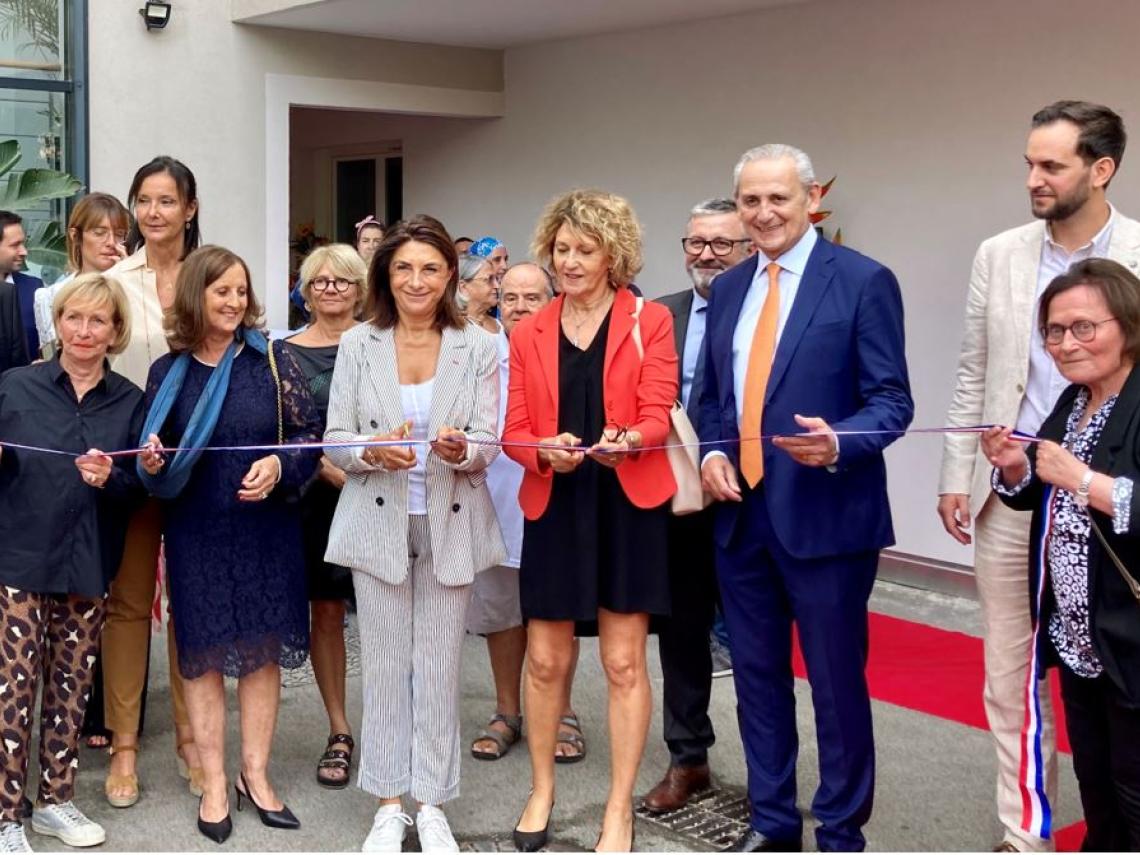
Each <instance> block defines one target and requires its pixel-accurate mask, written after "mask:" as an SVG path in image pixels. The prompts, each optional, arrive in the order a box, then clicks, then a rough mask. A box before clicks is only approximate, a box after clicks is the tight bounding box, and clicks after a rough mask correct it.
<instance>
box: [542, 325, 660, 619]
mask: <svg viewBox="0 0 1140 855" xmlns="http://www.w3.org/2000/svg"><path fill="white" fill-rule="evenodd" d="M609 326H610V316H609V315H606V319H605V320H604V321H603V322H602V325H601V327H600V328H599V329H598V333H597V335H595V336H594V340H593V342H591V343H590V346H589V347H588V348H586V349H585V350H579V349H578V348H577V347H575V346H574V345H573V344H572V343H571V342H570V340H569V339H568V338H567V337H566V335H565V333H562V332H561V331H560V332H559V345H558V431H559V432H560V433H562V432H569V433H572V434H574V435H575V436H579V437H581V438H582V441H583V443H591V442H594V441H595V440H597V439H598V437H600V436H601V435H602V428H603V427H605V407H604V406H603V402H602V393H603V388H602V374H603V370H604V367H605V354H606V338H607V337H608V334H609ZM668 513H669V511H668V506H667V505H666V504H663V505H661V506H660V507H657V508H652V509H649V510H645V509H642V508H638V507H636V506H635V505H634V504H633V503H632V502H631V501H630V500H629V499H628V498H626V495H625V492H624V491H623V490H622V488H621V484H619V483H618V479H617V475H616V474H615V472H614V470H612V469H609V468H607V467H605V466H602V465H601V464H600V463H598V462H596V461H595V460H593V459H591V458H589V457H587V458H586V459H585V460H584V461H582V464H581V465H580V466H579V467H578V468H577V469H575V470H574V471H573V472H571V473H569V474H564V475H563V474H556V475H555V476H554V484H553V488H552V490H551V494H550V503H549V504H548V505H547V507H546V511H545V512H544V513H543V515H542V516H541V517H539V518H538V519H537V520H533V521H532V520H527V521H526V522H525V524H524V528H523V549H522V565H521V567H520V569H519V589H520V596H521V600H522V613H523V617H524V618H526V619H528V620H529V619H532V618H533V619H537V620H573V621H575V622H576V623H577V628H576V634H577V635H597V631H598V630H597V626H598V609H599V608H605V609H608V610H610V611H614V612H622V613H627V614H628V613H635V612H647V613H648V614H650V615H668V614H669V576H668V572H667V569H666V546H665V543H666V537H667V534H666V525H667V523H668Z"/></svg>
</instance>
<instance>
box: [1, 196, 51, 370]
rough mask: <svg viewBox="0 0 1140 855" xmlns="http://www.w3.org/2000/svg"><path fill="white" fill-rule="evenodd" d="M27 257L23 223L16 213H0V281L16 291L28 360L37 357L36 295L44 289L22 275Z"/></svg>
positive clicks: (38, 340)
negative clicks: (10, 285)
mask: <svg viewBox="0 0 1140 855" xmlns="http://www.w3.org/2000/svg"><path fill="white" fill-rule="evenodd" d="M27 257H28V245H27V238H26V236H25V234H24V221H23V220H22V219H21V218H20V215H19V214H14V213H12V212H11V211H0V280H3V281H5V282H10V283H11V284H12V285H14V286H15V288H16V299H17V301H18V303H19V307H20V322H21V325H22V326H23V331H24V346H25V348H26V349H27V353H28V357H29V358H30V359H37V358H39V355H40V335H39V332H37V330H36V307H35V292H36V289H37V288H43V287H44V283H43V280H42V279H39V278H37V277H35V276H30V275H28V274H27V273H21V272H20V271H21V270H23V268H24V262H25V260H27Z"/></svg>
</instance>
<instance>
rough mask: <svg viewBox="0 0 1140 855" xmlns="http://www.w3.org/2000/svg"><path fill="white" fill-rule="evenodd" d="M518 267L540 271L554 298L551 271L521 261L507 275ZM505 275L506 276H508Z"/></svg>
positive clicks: (548, 290) (512, 266)
mask: <svg viewBox="0 0 1140 855" xmlns="http://www.w3.org/2000/svg"><path fill="white" fill-rule="evenodd" d="M733 210H735V208H733ZM516 267H533V268H534V269H535V270H537V271H539V272H540V273H541V274H542V278H543V279H544V280H545V281H546V296H548V297H551V298H553V297H554V275H553V274H552V273H551V272H550V271H549V270H547V269H546V268H545V267H543V266H542V265H541V264H536V263H535V262H533V261H520V262H518V263H517V264H512V265H511V266H510V267H508V268H507V273H510V272H511V271H512V270H514V269H515V268H516ZM503 275H504V276H506V274H503Z"/></svg>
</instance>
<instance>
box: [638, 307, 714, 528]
mask: <svg viewBox="0 0 1140 855" xmlns="http://www.w3.org/2000/svg"><path fill="white" fill-rule="evenodd" d="M644 305H645V298H644V297H638V298H637V308H636V309H635V310H634V312H633V332H632V333H630V335H632V336H633V343H634V344H635V345H636V346H637V355H638V356H640V357H641V358H642V359H645V345H643V344H642V343H641V309H642V307H643V306H644ZM697 442H698V440H697V432H696V431H695V430H693V423H692V422H690V421H689V414H688V413H686V412H685V408H684V407H683V406H681V402H680V401H674V402H673V407H672V409H670V410H669V436H668V438H667V439H666V440H665V444H666V445H667V446H668V448H666V449H665V456H666V457H667V458H668V460H669V468H670V469H672V470H673V480H674V481H676V482H677V492H676V493H674V494H673V499H672V503H671V510H672V511H673V513H674V514H676V515H677V516H684V515H685V514H695V513H696V512H697V511H701V510H704V509H705V508H707V507H708V506H709V504H710V503H711V502H712V496H710V495H709V494H708V493H706V492H705V491H704V490H702V489H701V457H700V454H701V451H700V447H699V446H698V444H697Z"/></svg>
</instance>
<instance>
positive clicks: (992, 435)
mask: <svg viewBox="0 0 1140 855" xmlns="http://www.w3.org/2000/svg"><path fill="white" fill-rule="evenodd" d="M1012 436H1013V428H1007V427H1002V426H1001V425H994V426H993V427H991V428H987V429H986V431H985V432H984V433H983V434H982V438H981V445H982V453H983V454H985V455H986V460H988V461H989V462H990V463H992V464H993V465H994V466H995V467H996V468H997V469H1000V470H1001V480H1002V483H1003V484H1005V485H1006V486H1007V487H1012V486H1014V485H1015V484H1019V483H1021V481H1022V479H1023V478H1025V473H1026V472H1028V471H1029V457H1028V456H1027V455H1026V454H1025V446H1024V445H1023V444H1022V443H1020V442H1018V441H1017V440H1015V439H1013V438H1012Z"/></svg>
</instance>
